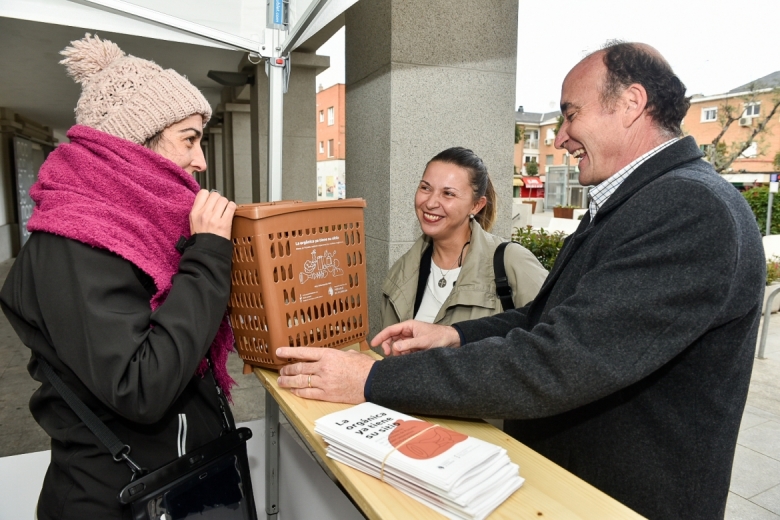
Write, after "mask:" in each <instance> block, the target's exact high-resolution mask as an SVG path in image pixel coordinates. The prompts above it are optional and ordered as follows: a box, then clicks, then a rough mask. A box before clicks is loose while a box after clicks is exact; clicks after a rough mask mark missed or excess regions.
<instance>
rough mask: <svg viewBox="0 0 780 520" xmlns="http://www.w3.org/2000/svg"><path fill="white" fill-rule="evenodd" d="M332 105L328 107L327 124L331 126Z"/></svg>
mask: <svg viewBox="0 0 780 520" xmlns="http://www.w3.org/2000/svg"><path fill="white" fill-rule="evenodd" d="M333 122H334V121H333V107H329V108H328V126H333Z"/></svg>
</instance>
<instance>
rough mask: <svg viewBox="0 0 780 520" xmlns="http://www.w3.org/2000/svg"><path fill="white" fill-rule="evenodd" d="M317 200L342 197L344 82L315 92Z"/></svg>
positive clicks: (344, 123) (344, 151)
mask: <svg viewBox="0 0 780 520" xmlns="http://www.w3.org/2000/svg"><path fill="white" fill-rule="evenodd" d="M316 104H317V113H316V117H317V120H316V125H317V200H334V199H343V198H345V192H346V186H345V183H344V171H345V159H346V122H345V119H346V88H345V85H344V84H343V83H337V84H335V85H333V86H332V87H329V88H326V89H323V88H322V87H320V89H319V92H317V102H316Z"/></svg>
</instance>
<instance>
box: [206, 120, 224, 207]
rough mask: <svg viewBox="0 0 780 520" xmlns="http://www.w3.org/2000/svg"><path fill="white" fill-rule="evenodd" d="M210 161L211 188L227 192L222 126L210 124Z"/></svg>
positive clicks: (207, 172) (209, 179)
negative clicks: (224, 174) (223, 161)
mask: <svg viewBox="0 0 780 520" xmlns="http://www.w3.org/2000/svg"><path fill="white" fill-rule="evenodd" d="M206 131H207V132H208V134H209V142H208V163H209V167H208V170H207V171H206V174H207V177H208V183H209V186H210V188H214V189H216V190H217V191H219V192H220V193H225V179H224V177H223V173H222V167H223V164H222V144H223V143H222V126H214V127H212V126H209V127H208V129H207V130H206Z"/></svg>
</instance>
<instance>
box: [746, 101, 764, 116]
mask: <svg viewBox="0 0 780 520" xmlns="http://www.w3.org/2000/svg"><path fill="white" fill-rule="evenodd" d="M760 112H761V102H760V101H757V102H756V103H748V104H747V105H745V113H744V114H742V117H756V116H758V114H759V113H760Z"/></svg>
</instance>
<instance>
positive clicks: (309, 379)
mask: <svg viewBox="0 0 780 520" xmlns="http://www.w3.org/2000/svg"><path fill="white" fill-rule="evenodd" d="M309 388H311V374H309Z"/></svg>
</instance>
